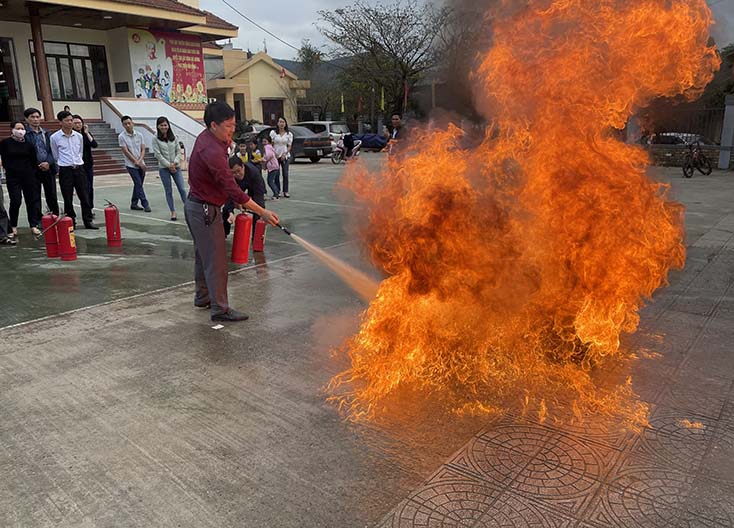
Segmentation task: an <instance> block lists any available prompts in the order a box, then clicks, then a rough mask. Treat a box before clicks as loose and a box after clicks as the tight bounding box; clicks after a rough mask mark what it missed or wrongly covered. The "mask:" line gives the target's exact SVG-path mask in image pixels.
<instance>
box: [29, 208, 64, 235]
mask: <svg viewBox="0 0 734 528" xmlns="http://www.w3.org/2000/svg"><path fill="white" fill-rule="evenodd" d="M65 216H66V214H65V213H61V215H59V217H58V218H57V219H56V221H55V222H54V223H53V224H51V225H50V226H48V227H47V228H46V229H44V230H43V231H41V232H40V233H38V234H37V235H33V238H35V239H36V240H41V237H42V236H43V235H45V234H46V231H48V230H49V229H51V228H53V227H56V224H58V223H59V222H61V219H62V218H64V217H65Z"/></svg>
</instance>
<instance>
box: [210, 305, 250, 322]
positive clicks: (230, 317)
mask: <svg viewBox="0 0 734 528" xmlns="http://www.w3.org/2000/svg"><path fill="white" fill-rule="evenodd" d="M249 318H250V316H249V315H247V314H246V313H243V312H238V311H237V310H233V309H232V308H230V309H229V311H227V312H224V313H222V314H217V315H212V321H247V320H248V319H249Z"/></svg>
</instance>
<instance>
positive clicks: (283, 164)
mask: <svg viewBox="0 0 734 528" xmlns="http://www.w3.org/2000/svg"><path fill="white" fill-rule="evenodd" d="M278 163H280V171H281V172H282V173H283V192H284V193H287V192H288V168H289V166H290V164H291V159H290V158H287V159H284V160H278Z"/></svg>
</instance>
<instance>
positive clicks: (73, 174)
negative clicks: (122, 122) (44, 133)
mask: <svg viewBox="0 0 734 528" xmlns="http://www.w3.org/2000/svg"><path fill="white" fill-rule="evenodd" d="M57 118H58V120H59V122H60V123H61V130H57V131H56V132H54V133H53V134H52V135H51V150H52V152H53V154H54V159H56V161H57V163H58V164H59V187H61V196H63V197H64V213H65V214H66V216H70V217H71V219H72V220H73V221H74V227H76V212H75V211H74V191H76V195H77V197H78V198H79V203H80V204H81V206H82V220H83V221H84V227H86V228H87V229H99V228H98V227H97V226H96V225H94V217H93V215H92V206H91V205H90V203H89V196H87V174H86V173H85V172H84V157H83V155H84V139H83V138H82V135H81V134H80V133H79V132H77V131H76V130H74V118H73V117H72V115H71V112H67V111H65V110H64V111H62V112H59V114H58V116H57Z"/></svg>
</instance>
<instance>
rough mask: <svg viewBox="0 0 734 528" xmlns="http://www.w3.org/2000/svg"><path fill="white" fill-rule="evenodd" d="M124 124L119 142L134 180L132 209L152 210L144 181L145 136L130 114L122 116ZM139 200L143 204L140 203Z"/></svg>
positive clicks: (127, 167)
mask: <svg viewBox="0 0 734 528" xmlns="http://www.w3.org/2000/svg"><path fill="white" fill-rule="evenodd" d="M121 121H122V126H123V127H124V128H125V130H123V131H122V132H121V133H120V135H119V136H117V142H118V144H119V145H120V149H122V155H123V157H124V158H125V168H126V169H127V172H128V174H129V175H130V178H132V180H133V196H132V198H131V199H130V209H132V210H134V211H141V210H144V211H145V212H146V213H149V212H150V205H149V204H148V198H147V197H146V196H145V189H143V183H144V182H145V169H146V168H147V167H146V166H145V142H144V141H143V136H141V135H140V133H139V132H137V131H136V130H135V124H134V123H133V120H132V118H131V117H130V116H122V119H121ZM138 202H140V204H141V205H142V207H141V206H140V205H138Z"/></svg>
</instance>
